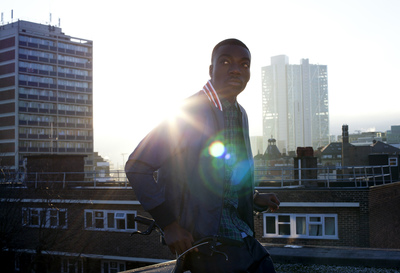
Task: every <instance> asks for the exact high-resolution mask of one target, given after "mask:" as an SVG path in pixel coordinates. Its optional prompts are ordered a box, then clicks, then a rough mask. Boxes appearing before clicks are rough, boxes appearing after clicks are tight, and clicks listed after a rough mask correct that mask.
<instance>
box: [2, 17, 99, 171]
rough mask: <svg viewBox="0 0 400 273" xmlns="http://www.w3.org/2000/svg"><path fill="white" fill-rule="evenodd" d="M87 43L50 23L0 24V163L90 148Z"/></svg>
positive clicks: (87, 152) (89, 53) (18, 164)
mask: <svg viewBox="0 0 400 273" xmlns="http://www.w3.org/2000/svg"><path fill="white" fill-rule="evenodd" d="M92 47H93V43H92V41H89V40H85V39H80V38H75V37H71V36H68V35H66V34H64V33H63V32H62V30H61V28H59V27H55V26H50V25H42V24H36V23H32V22H27V21H17V22H14V23H10V24H7V25H3V26H0V160H1V162H0V166H2V167H5V166H9V167H10V168H11V169H19V168H20V167H22V166H23V160H24V156H27V155H35V154H40V155H43V154H49V155H51V154H81V155H92V154H93V122H92V121H93V100H92V83H93V80H92ZM87 163H88V164H90V162H89V161H88V162H87Z"/></svg>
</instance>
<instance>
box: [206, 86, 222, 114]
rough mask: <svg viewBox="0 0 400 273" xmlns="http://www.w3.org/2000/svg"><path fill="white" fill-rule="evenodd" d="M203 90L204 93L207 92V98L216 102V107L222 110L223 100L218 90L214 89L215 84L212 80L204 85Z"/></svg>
mask: <svg viewBox="0 0 400 273" xmlns="http://www.w3.org/2000/svg"><path fill="white" fill-rule="evenodd" d="M202 91H203V92H204V94H206V96H207V98H208V99H209V100H210V101H211V102H212V103H214V105H215V107H217V108H218V109H219V110H220V111H222V104H221V101H220V99H219V97H218V94H217V92H216V91H215V89H214V86H213V85H212V83H211V80H209V81H208V82H207V83H206V85H204V87H203V89H202Z"/></svg>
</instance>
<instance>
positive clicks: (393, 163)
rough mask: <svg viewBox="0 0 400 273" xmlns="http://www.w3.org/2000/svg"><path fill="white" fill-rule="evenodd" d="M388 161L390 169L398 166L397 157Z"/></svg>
mask: <svg viewBox="0 0 400 273" xmlns="http://www.w3.org/2000/svg"><path fill="white" fill-rule="evenodd" d="M388 161H389V162H388V164H389V166H390V167H396V166H397V157H389V159H388Z"/></svg>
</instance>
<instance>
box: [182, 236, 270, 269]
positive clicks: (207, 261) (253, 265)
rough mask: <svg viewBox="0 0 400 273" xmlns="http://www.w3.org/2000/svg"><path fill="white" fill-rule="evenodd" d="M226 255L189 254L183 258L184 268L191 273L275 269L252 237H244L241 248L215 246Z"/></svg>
mask: <svg viewBox="0 0 400 273" xmlns="http://www.w3.org/2000/svg"><path fill="white" fill-rule="evenodd" d="M217 250H218V251H221V252H224V253H226V254H227V255H228V260H227V261H226V258H225V256H224V255H222V254H219V253H216V252H214V253H213V255H210V253H207V251H199V252H190V253H188V254H187V256H186V257H185V268H186V270H190V272H192V273H200V272H201V273H204V272H207V273H211V272H215V273H219V272H229V273H231V272H251V273H261V272H266V273H274V272H275V268H274V265H273V263H272V260H271V257H270V255H269V253H268V251H267V250H266V249H265V248H264V247H263V246H262V245H261V244H260V243H259V242H258V241H257V240H256V239H254V238H253V237H250V236H248V237H246V238H245V239H244V244H243V245H242V246H229V245H220V246H217Z"/></svg>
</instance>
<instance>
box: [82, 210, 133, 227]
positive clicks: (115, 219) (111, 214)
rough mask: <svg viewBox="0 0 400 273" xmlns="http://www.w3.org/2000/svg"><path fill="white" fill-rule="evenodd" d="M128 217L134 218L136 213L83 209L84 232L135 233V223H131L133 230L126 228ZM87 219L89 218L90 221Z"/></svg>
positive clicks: (130, 211)
mask: <svg viewBox="0 0 400 273" xmlns="http://www.w3.org/2000/svg"><path fill="white" fill-rule="evenodd" d="M128 215H133V217H136V215H137V211H135V210H101V209H99V210H97V209H85V213H84V226H85V229H86V230H101V231H115V232H134V231H137V223H136V222H135V221H133V225H134V226H133V228H130V227H128ZM89 217H91V219H90V218H89ZM132 220H133V219H132Z"/></svg>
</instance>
